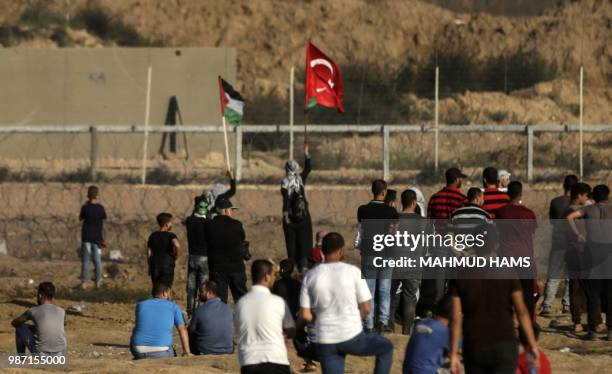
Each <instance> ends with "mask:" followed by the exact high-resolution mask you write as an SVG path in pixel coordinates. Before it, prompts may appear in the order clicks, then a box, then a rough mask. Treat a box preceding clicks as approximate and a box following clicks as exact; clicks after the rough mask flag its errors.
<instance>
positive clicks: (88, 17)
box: [73, 5, 156, 47]
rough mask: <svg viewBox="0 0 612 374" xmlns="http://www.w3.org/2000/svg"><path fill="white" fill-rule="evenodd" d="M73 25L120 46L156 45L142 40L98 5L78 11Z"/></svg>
mask: <svg viewBox="0 0 612 374" xmlns="http://www.w3.org/2000/svg"><path fill="white" fill-rule="evenodd" d="M73 24H74V25H76V26H80V27H83V28H85V29H86V30H87V31H88V32H89V33H91V34H93V35H96V36H97V37H99V38H100V39H104V40H109V41H113V42H115V43H117V44H118V45H120V46H128V47H139V46H148V45H152V44H156V43H151V42H149V41H148V40H146V39H144V38H142V37H141V36H140V34H138V32H137V31H136V29H134V28H133V27H132V26H130V25H127V24H125V23H123V21H122V20H120V19H118V18H115V17H112V16H111V15H110V14H109V13H108V12H107V11H106V10H105V9H103V8H102V7H101V6H99V5H92V6H89V7H85V8H82V9H81V10H79V11H78V13H77V14H76V16H75V18H74V21H73Z"/></svg>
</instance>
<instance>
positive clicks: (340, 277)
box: [300, 232, 393, 374]
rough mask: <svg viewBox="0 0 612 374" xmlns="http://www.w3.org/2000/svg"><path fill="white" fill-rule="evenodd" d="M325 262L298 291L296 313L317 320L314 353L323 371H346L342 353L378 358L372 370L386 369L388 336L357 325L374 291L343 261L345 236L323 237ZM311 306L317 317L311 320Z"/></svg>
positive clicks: (390, 352)
mask: <svg viewBox="0 0 612 374" xmlns="http://www.w3.org/2000/svg"><path fill="white" fill-rule="evenodd" d="M322 249H323V253H324V254H325V262H324V263H322V264H321V265H319V266H317V267H315V268H314V269H312V270H310V271H309V272H308V273H306V276H305V277H304V281H303V283H302V290H301V294H300V307H301V309H300V317H301V318H302V319H303V320H305V321H307V322H310V321H312V320H313V319H314V321H315V330H316V331H315V333H316V336H317V343H316V344H317V354H318V356H319V357H318V358H319V362H320V363H321V369H322V371H323V373H326V374H336V373H343V372H344V360H345V358H346V355H349V354H351V355H356V356H376V364H375V366H374V373H388V372H389V371H390V370H391V363H392V360H393V344H392V343H391V342H390V341H389V339H387V338H385V337H383V336H381V335H377V334H366V333H364V331H363V325H362V323H361V320H362V318H364V317H365V316H367V315H368V313H370V309H371V308H372V303H371V299H372V295H371V294H370V290H369V289H368V285H367V283H366V281H365V280H364V279H362V278H361V270H360V269H359V268H357V267H356V266H353V265H349V264H347V263H344V262H342V255H343V254H342V250H343V249H344V238H343V237H342V235H340V234H338V233H335V232H332V233H329V234H327V235H325V237H324V238H323V248H322ZM311 309H312V310H314V312H315V315H316V319H315V318H313V313H312V311H311Z"/></svg>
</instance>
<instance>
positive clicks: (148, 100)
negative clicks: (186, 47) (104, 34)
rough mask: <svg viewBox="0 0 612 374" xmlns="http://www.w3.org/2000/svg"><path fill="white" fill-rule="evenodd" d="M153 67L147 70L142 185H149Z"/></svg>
mask: <svg viewBox="0 0 612 374" xmlns="http://www.w3.org/2000/svg"><path fill="white" fill-rule="evenodd" d="M152 70H153V69H152V68H151V65H149V68H148V69H147V98H146V104H145V122H144V140H143V142H144V143H143V146H142V176H141V181H142V185H143V186H144V185H146V184H147V152H148V147H149V116H150V112H151V73H152Z"/></svg>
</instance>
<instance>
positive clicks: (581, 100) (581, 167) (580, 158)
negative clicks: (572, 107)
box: [578, 66, 584, 179]
mask: <svg viewBox="0 0 612 374" xmlns="http://www.w3.org/2000/svg"><path fill="white" fill-rule="evenodd" d="M583 81H584V68H583V67H582V66H581V67H580V135H579V138H580V149H579V156H578V158H579V161H578V163H579V166H580V167H579V169H580V179H582V177H583V176H584V153H583V152H584V134H583V131H582V124H583V121H582V115H583V113H584V112H583V110H584V109H583V95H582V87H583Z"/></svg>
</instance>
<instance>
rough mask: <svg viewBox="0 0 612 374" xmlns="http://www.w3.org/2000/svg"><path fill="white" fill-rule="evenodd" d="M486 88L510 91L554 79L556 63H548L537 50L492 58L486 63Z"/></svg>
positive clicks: (484, 74)
mask: <svg viewBox="0 0 612 374" xmlns="http://www.w3.org/2000/svg"><path fill="white" fill-rule="evenodd" d="M484 66H485V67H484V72H483V76H484V78H485V80H486V88H487V89H488V90H491V91H503V92H509V91H513V90H519V89H522V88H527V87H531V86H533V85H534V84H536V83H539V82H545V81H550V80H553V79H554V78H555V76H556V74H557V67H556V64H554V63H548V62H546V60H544V58H543V57H542V56H541V55H540V54H539V52H537V51H535V50H534V51H529V52H525V51H521V50H519V51H517V52H515V53H513V54H511V55H509V56H506V57H498V58H493V59H490V60H489V61H487V62H486V64H485V65H484Z"/></svg>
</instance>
